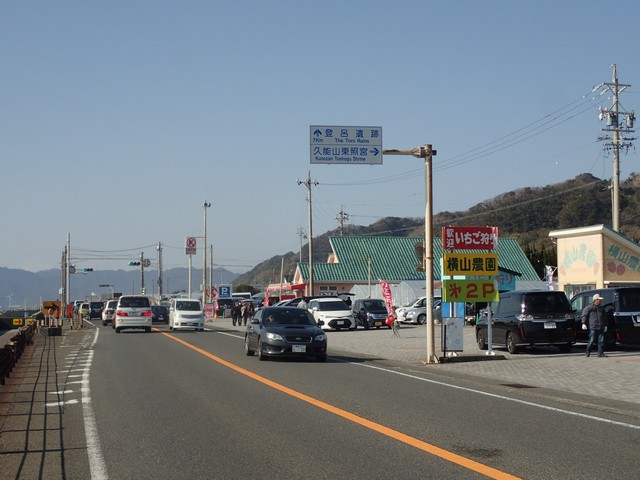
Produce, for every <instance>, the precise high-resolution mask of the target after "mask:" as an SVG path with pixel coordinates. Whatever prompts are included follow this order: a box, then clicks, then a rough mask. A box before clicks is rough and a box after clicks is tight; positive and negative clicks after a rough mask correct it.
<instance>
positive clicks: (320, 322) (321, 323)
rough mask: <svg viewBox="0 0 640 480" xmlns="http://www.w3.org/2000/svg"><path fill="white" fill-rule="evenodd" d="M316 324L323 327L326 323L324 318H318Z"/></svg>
mask: <svg viewBox="0 0 640 480" xmlns="http://www.w3.org/2000/svg"><path fill="white" fill-rule="evenodd" d="M316 324H317V325H318V326H319V327H321V326H322V325H324V320H318V321H317V322H316Z"/></svg>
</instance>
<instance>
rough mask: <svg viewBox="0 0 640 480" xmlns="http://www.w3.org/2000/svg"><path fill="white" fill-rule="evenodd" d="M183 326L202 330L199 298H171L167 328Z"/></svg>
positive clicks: (202, 320) (177, 328) (202, 319)
mask: <svg viewBox="0 0 640 480" xmlns="http://www.w3.org/2000/svg"><path fill="white" fill-rule="evenodd" d="M185 328H190V329H194V330H200V331H204V312H203V311H202V306H201V305H200V300H195V299H193V298H172V299H171V305H170V306H169V330H182V329H185Z"/></svg>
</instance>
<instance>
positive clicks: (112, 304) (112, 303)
mask: <svg viewBox="0 0 640 480" xmlns="http://www.w3.org/2000/svg"><path fill="white" fill-rule="evenodd" d="M117 305H118V300H107V303H106V304H105V306H104V308H103V309H102V325H103V326H106V325H107V323H112V322H113V315H114V313H115V312H116V306H117Z"/></svg>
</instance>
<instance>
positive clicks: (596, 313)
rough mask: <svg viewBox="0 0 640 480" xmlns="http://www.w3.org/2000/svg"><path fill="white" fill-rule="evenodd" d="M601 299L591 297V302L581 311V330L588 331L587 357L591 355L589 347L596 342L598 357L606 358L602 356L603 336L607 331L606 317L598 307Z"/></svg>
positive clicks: (597, 296) (595, 296) (596, 296)
mask: <svg viewBox="0 0 640 480" xmlns="http://www.w3.org/2000/svg"><path fill="white" fill-rule="evenodd" d="M601 303H602V297H601V296H600V295H599V294H597V293H596V294H595V295H594V296H593V301H592V303H590V304H589V305H587V306H586V307H584V309H583V310H582V329H583V330H587V329H588V330H589V340H588V341H587V357H588V356H589V355H591V346H592V345H593V343H594V341H596V339H597V342H598V356H599V357H606V355H605V354H604V334H605V332H606V331H607V317H606V315H605V312H604V308H602V306H601V305H600V304H601Z"/></svg>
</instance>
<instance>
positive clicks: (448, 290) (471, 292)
mask: <svg viewBox="0 0 640 480" xmlns="http://www.w3.org/2000/svg"><path fill="white" fill-rule="evenodd" d="M499 298H500V296H499V293H498V288H497V286H496V284H495V282H494V280H443V281H442V301H443V302H497V301H498V300H499Z"/></svg>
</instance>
